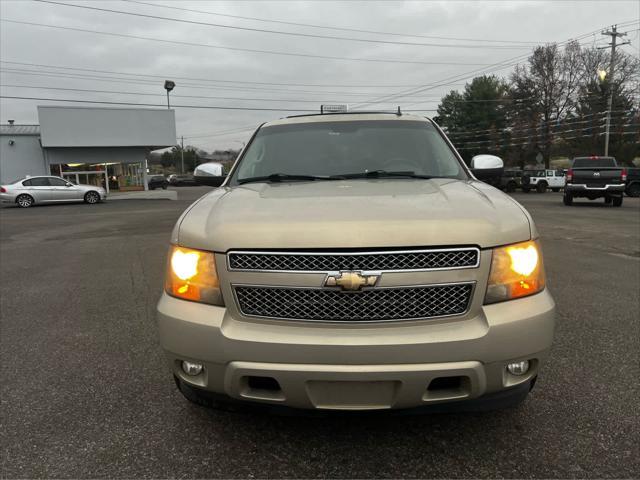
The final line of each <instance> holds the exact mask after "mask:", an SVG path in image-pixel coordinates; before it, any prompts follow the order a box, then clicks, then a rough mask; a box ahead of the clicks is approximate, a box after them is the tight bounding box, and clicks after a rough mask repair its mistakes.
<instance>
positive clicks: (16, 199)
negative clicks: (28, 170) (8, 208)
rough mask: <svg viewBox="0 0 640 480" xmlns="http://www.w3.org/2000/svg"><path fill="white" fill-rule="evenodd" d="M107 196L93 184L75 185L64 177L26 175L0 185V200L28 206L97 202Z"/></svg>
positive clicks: (23, 206)
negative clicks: (26, 176)
mask: <svg viewBox="0 0 640 480" xmlns="http://www.w3.org/2000/svg"><path fill="white" fill-rule="evenodd" d="M106 198H107V191H106V190H105V189H104V188H102V187H97V186H95V185H75V184H73V183H71V182H69V181H67V180H65V179H64V178H60V177H52V176H42V177H28V178H23V179H21V180H18V181H15V182H13V183H10V184H8V185H2V186H0V201H2V202H3V203H15V204H17V205H18V206H19V207H22V208H28V207H31V206H33V205H35V204H40V203H59V202H60V203H62V202H82V201H84V202H85V203H89V204H94V203H98V202H99V201H101V200H105V199H106Z"/></svg>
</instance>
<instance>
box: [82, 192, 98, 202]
mask: <svg viewBox="0 0 640 480" xmlns="http://www.w3.org/2000/svg"><path fill="white" fill-rule="evenodd" d="M84 201H85V203H88V204H89V205H95V204H96V203H98V202H99V201H100V195H98V192H94V191H91V192H87V193H85V194H84Z"/></svg>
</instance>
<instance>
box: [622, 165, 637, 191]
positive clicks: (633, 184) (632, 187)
mask: <svg viewBox="0 0 640 480" xmlns="http://www.w3.org/2000/svg"><path fill="white" fill-rule="evenodd" d="M624 191H625V193H626V194H627V195H628V196H630V197H640V168H627V186H626V188H625V190H624Z"/></svg>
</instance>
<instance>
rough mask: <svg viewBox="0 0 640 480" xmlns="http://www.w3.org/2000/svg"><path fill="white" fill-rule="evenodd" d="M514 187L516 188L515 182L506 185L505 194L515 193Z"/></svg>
mask: <svg viewBox="0 0 640 480" xmlns="http://www.w3.org/2000/svg"><path fill="white" fill-rule="evenodd" d="M516 187H517V185H516V182H509V183H507V188H506V190H507V192H509V193H512V192H515V191H516Z"/></svg>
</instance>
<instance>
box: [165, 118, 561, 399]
mask: <svg viewBox="0 0 640 480" xmlns="http://www.w3.org/2000/svg"><path fill="white" fill-rule="evenodd" d="M496 158H497V157H493V159H496ZM482 160H486V159H482ZM489 160H491V158H489ZM497 160H498V161H499V159H497ZM482 163H485V167H488V166H493V167H496V165H495V164H493V165H491V163H492V162H491V161H489V162H488V163H487V162H486V161H484V162H483V161H479V162H477V165H476V167H482V165H481V164H482ZM500 163H501V162H500ZM473 171H475V170H473ZM478 171H479V170H478ZM196 174H198V172H196ZM554 312H555V304H554V301H553V299H552V297H551V295H550V293H549V291H548V289H547V288H545V274H544V268H543V261H542V251H541V248H540V243H539V240H538V232H537V231H536V227H535V225H534V223H533V221H532V219H531V216H530V215H529V214H528V213H527V211H526V210H525V209H524V208H523V207H522V206H521V205H519V204H518V203H517V202H516V201H514V200H513V199H512V198H510V197H509V196H508V195H506V194H504V193H502V192H500V191H499V190H497V189H495V188H493V187H491V186H489V185H487V184H486V183H482V182H480V181H478V180H476V177H475V176H474V175H473V174H472V171H470V170H469V169H468V168H467V167H466V166H465V164H464V163H463V161H462V159H461V157H460V156H459V155H458V153H457V152H456V150H455V149H454V148H453V146H452V144H451V143H450V142H449V140H448V139H447V138H446V136H445V135H444V134H443V132H442V131H441V130H440V129H439V128H438V126H437V125H436V124H435V123H434V122H432V121H431V120H429V119H426V118H423V117H418V116H414V115H406V114H400V113H398V114H385V113H367V114H364V113H341V114H324V115H306V116H297V117H289V118H285V119H281V120H277V121H273V122H269V123H266V124H264V125H262V126H261V127H259V128H258V130H257V131H256V132H255V133H254V135H253V137H252V138H251V140H250V142H249V144H248V145H247V146H246V148H245V149H244V150H243V152H242V154H241V155H240V157H239V158H238V160H237V161H236V163H235V165H234V167H233V169H232V170H231V172H230V173H229V175H228V177H227V178H226V180H225V181H224V184H223V185H222V186H221V187H220V188H218V189H215V190H213V191H212V192H210V193H208V194H207V195H205V196H203V197H202V198H200V199H199V200H198V201H196V202H195V203H194V204H193V205H191V206H190V207H189V208H188V209H187V210H186V211H185V212H184V213H183V215H182V216H181V217H180V219H179V220H178V222H177V224H176V226H175V229H174V231H173V234H172V237H171V248H170V252H169V258H168V261H167V273H166V281H165V290H164V293H163V295H162V298H161V299H160V302H159V303H158V324H159V333H160V339H161V343H162V346H163V348H164V350H165V352H166V356H167V359H168V364H169V367H170V369H171V371H172V373H173V375H174V377H175V380H176V383H177V385H178V388H179V390H180V391H181V392H182V393H183V394H184V396H185V397H186V398H187V399H189V400H191V401H194V402H196V403H198V404H202V405H217V404H219V402H220V401H228V400H233V401H240V402H242V401H244V402H251V403H253V404H256V403H262V404H267V405H274V406H275V405H280V406H286V407H295V408H301V409H332V410H374V409H405V408H414V407H426V408H425V409H426V410H427V411H428V410H429V408H428V407H429V406H431V407H432V408H431V410H440V409H442V408H443V407H444V406H446V408H447V409H456V408H457V409H462V410H472V409H485V408H496V407H502V406H507V405H512V404H517V403H518V402H520V401H522V400H523V399H524V398H525V397H526V396H527V394H528V392H529V390H530V389H531V388H532V387H533V384H534V382H535V380H536V377H537V375H538V372H539V371H540V368H541V365H542V363H543V361H544V360H545V358H546V357H547V355H548V352H549V349H550V346H551V342H552V338H553V331H554Z"/></svg>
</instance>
